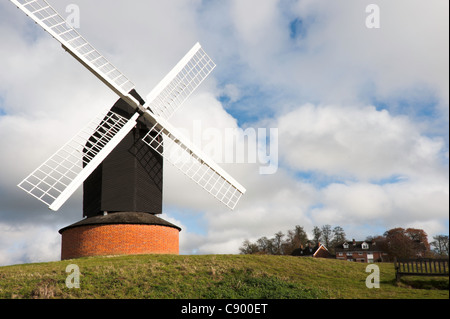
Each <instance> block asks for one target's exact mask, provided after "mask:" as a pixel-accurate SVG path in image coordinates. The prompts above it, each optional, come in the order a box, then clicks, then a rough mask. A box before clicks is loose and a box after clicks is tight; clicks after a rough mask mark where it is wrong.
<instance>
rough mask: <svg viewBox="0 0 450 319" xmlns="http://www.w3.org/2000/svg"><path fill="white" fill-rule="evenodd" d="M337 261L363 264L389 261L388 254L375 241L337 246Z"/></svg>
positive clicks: (353, 242) (345, 243)
mask: <svg viewBox="0 0 450 319" xmlns="http://www.w3.org/2000/svg"><path fill="white" fill-rule="evenodd" d="M334 250H335V252H336V259H341V260H347V261H356V262H363V263H372V262H381V261H388V254H387V252H385V251H384V250H383V249H382V247H380V246H379V245H378V246H377V243H376V242H375V241H355V240H354V239H353V241H348V242H347V241H346V242H343V243H342V244H339V245H337V246H335V248H334Z"/></svg>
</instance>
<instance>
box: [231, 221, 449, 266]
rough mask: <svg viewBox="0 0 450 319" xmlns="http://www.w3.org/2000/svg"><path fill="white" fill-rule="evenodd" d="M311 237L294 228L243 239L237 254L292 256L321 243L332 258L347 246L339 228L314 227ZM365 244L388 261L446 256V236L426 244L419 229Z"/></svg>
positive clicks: (388, 233) (375, 238) (388, 234)
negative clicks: (372, 245) (374, 246)
mask: <svg viewBox="0 0 450 319" xmlns="http://www.w3.org/2000/svg"><path fill="white" fill-rule="evenodd" d="M311 233H312V238H308V235H307V233H306V231H305V230H304V228H303V227H302V226H299V225H296V226H295V228H294V229H291V230H288V231H287V233H283V232H282V231H279V232H277V233H275V234H274V236H273V237H271V238H268V237H265V236H264V237H261V238H259V239H257V240H256V241H255V242H251V241H249V240H248V239H246V240H244V242H243V243H242V245H241V247H240V248H239V251H240V253H241V254H267V255H292V253H293V251H294V250H295V249H298V248H300V247H306V245H307V244H308V243H312V244H313V245H318V244H319V243H322V244H323V245H324V246H325V247H326V248H327V249H328V251H329V252H330V253H331V254H332V255H334V254H335V251H334V248H335V247H336V246H337V245H339V244H342V243H344V242H349V240H348V239H347V238H346V234H345V231H344V229H343V228H342V227H341V226H334V227H333V226H331V225H323V226H321V227H318V226H314V228H313V229H312V232H311ZM365 241H367V242H372V241H375V242H376V243H377V247H380V248H381V249H382V250H383V251H385V252H387V253H388V254H389V256H390V257H392V258H393V257H397V258H416V257H418V256H421V257H430V258H436V257H448V256H449V236H448V235H437V236H433V241H431V242H429V241H428V235H427V234H426V232H425V231H424V230H423V229H416V228H407V229H404V228H401V227H397V228H393V229H390V230H387V231H386V232H384V233H383V235H376V236H368V237H366V238H365Z"/></svg>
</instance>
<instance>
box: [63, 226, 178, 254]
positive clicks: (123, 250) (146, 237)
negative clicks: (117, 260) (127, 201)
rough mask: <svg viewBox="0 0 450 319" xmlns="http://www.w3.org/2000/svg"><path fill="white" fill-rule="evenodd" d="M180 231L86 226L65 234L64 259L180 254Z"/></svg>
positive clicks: (164, 228) (134, 227)
mask: <svg viewBox="0 0 450 319" xmlns="http://www.w3.org/2000/svg"><path fill="white" fill-rule="evenodd" d="M178 253H179V230H178V229H176V228H173V227H167V226H161V225H134V224H112V225H85V226H80V227H74V228H69V229H67V230H64V231H63V233H62V245H61V259H63V260H64V259H72V258H79V257H87V256H105V255H135V254H178Z"/></svg>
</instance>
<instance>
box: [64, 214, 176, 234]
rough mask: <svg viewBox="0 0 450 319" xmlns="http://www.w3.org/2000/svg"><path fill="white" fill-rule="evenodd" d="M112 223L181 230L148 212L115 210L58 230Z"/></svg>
mask: <svg viewBox="0 0 450 319" xmlns="http://www.w3.org/2000/svg"><path fill="white" fill-rule="evenodd" d="M113 224H134V225H160V226H166V227H173V228H176V229H178V230H180V231H181V228H180V227H178V226H176V225H174V224H172V223H169V222H168V221H166V220H164V219H162V218H159V217H156V216H155V215H153V214H149V213H137V212H117V213H109V214H107V215H98V216H95V217H89V218H85V219H83V220H81V221H79V222H76V223H74V224H72V225H69V226H66V227H64V228H62V229H60V230H59V233H60V234H62V233H63V232H64V231H65V230H67V229H69V228H74V227H80V226H86V225H113Z"/></svg>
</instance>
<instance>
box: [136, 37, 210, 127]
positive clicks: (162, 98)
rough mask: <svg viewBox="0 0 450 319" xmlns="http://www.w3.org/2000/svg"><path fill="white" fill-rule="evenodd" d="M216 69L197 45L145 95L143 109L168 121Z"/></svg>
mask: <svg viewBox="0 0 450 319" xmlns="http://www.w3.org/2000/svg"><path fill="white" fill-rule="evenodd" d="M215 67H216V65H215V63H214V62H213V61H212V60H211V58H210V57H209V56H208V55H207V54H206V53H205V51H204V50H203V49H202V48H201V46H200V44H199V43H197V44H195V45H194V47H193V48H192V49H191V50H190V51H189V52H188V53H187V54H186V55H185V56H184V58H183V59H181V60H180V62H179V63H178V64H177V65H176V66H175V67H174V68H173V69H172V71H170V72H169V74H167V76H166V77H165V78H164V79H163V80H162V81H161V82H160V83H159V84H158V85H157V86H156V87H155V88H154V89H153V90H152V92H150V93H149V94H148V95H147V103H146V104H145V105H144V106H145V107H147V108H148V107H149V108H150V109H151V110H152V111H153V113H155V114H156V115H158V116H160V117H162V118H164V119H169V118H170V117H171V116H172V114H173V113H174V112H175V111H176V110H177V109H178V107H180V105H181V104H182V103H183V102H184V101H185V100H186V99H187V98H188V97H189V96H190V95H191V94H192V92H193V91H194V90H195V89H196V88H197V87H198V86H199V85H200V84H201V83H202V82H203V80H204V79H205V78H206V77H207V76H208V75H209V74H210V73H211V72H212V70H213V69H214V68H215Z"/></svg>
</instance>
